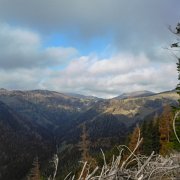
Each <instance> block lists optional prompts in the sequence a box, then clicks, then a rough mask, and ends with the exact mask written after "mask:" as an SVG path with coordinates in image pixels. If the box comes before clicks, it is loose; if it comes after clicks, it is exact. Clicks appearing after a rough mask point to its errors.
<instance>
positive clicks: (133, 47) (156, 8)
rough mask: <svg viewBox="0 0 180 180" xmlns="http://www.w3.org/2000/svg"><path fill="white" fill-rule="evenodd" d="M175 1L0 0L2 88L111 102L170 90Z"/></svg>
mask: <svg viewBox="0 0 180 180" xmlns="http://www.w3.org/2000/svg"><path fill="white" fill-rule="evenodd" d="M179 21H180V1H179V0H31V1H26V0H0V77H1V78H0V87H1V88H6V89H9V90H13V89H19V90H32V89H47V90H53V91H58V92H71V93H78V94H84V95H92V96H98V97H102V98H111V97H114V96H118V95H120V94H122V93H124V92H132V91H140V90H149V91H153V92H161V91H166V90H172V89H174V88H175V86H176V84H177V71H176V61H177V60H176V58H174V57H173V56H172V54H171V53H170V52H169V51H168V50H166V49H165V48H167V47H168V46H169V45H170V44H171V43H173V42H174V41H175V40H176V37H175V36H174V35H173V34H172V33H171V32H170V31H169V30H168V28H167V27H168V25H172V27H175V26H176V24H177V22H179Z"/></svg>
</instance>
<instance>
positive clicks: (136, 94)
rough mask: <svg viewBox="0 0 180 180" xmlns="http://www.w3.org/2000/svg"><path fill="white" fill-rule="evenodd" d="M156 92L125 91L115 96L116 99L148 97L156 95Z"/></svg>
mask: <svg viewBox="0 0 180 180" xmlns="http://www.w3.org/2000/svg"><path fill="white" fill-rule="evenodd" d="M155 94H156V93H154V92H151V91H147V90H144V91H134V92H128V93H123V94H121V95H120V96H117V97H115V99H127V98H135V97H147V96H152V95H155Z"/></svg>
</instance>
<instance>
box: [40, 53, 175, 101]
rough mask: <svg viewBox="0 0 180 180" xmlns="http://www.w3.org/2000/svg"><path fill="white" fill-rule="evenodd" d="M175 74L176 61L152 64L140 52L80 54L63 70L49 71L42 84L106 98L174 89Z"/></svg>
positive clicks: (56, 88) (55, 88) (60, 89)
mask: <svg viewBox="0 0 180 180" xmlns="http://www.w3.org/2000/svg"><path fill="white" fill-rule="evenodd" d="M101 66H102V67H101ZM176 76H177V72H176V64H175V62H173V61H172V62H168V63H167V62H163V63H154V62H151V61H150V60H148V58H147V57H146V56H145V55H143V54H141V55H139V56H136V57H133V56H132V55H129V54H125V55H116V56H114V57H111V58H109V59H106V60H104V59H102V60H101V59H98V58H97V57H96V58H91V57H80V58H79V59H76V60H74V61H72V62H71V63H70V64H69V66H68V67H67V68H66V69H65V70H63V71H59V72H52V74H50V76H49V79H48V80H47V81H45V82H44V83H43V85H44V87H46V88H51V89H54V90H57V91H65V92H76V93H82V94H86V95H95V96H100V97H106V98H107V97H113V96H116V95H119V94H121V93H122V92H132V91H138V90H151V91H155V92H160V91H163V90H170V89H173V88H175V85H176V83H177V80H176Z"/></svg>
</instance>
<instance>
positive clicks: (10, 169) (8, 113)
mask: <svg viewBox="0 0 180 180" xmlns="http://www.w3.org/2000/svg"><path fill="white" fill-rule="evenodd" d="M53 151H54V143H53V136H52V135H50V134H47V133H46V131H45V130H44V129H43V128H41V127H38V126H36V125H35V124H32V123H31V122H29V121H28V120H26V119H25V118H22V117H21V116H20V115H19V114H17V113H16V112H15V111H13V110H12V109H11V108H9V107H8V106H7V105H5V104H4V103H2V102H0V179H7V180H10V179H13V180H16V179H17V180H18V179H21V178H22V177H25V176H26V175H27V173H28V172H29V170H30V168H31V165H32V162H33V160H34V158H35V157H36V156H38V157H39V160H40V162H41V164H44V163H45V162H47V161H48V159H49V158H50V157H51V156H52V154H53ZM42 152H43V153H42Z"/></svg>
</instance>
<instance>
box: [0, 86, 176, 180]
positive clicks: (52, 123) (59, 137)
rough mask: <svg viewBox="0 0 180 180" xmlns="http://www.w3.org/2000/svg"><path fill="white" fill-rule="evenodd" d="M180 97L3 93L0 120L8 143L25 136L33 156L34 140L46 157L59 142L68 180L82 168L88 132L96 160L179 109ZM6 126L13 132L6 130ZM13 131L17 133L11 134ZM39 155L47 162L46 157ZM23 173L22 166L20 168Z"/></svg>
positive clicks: (62, 168) (61, 173)
mask: <svg viewBox="0 0 180 180" xmlns="http://www.w3.org/2000/svg"><path fill="white" fill-rule="evenodd" d="M177 99H178V95H177V94H176V93H175V92H174V91H169V92H164V93H159V94H153V95H148V96H143V97H141V96H138V97H128V98H125V99H119V98H113V99H108V100H107V99H98V98H90V97H86V96H79V95H78V96H76V97H74V96H72V95H67V94H63V93H58V92H54V91H47V90H45V91H44V90H33V91H8V90H5V89H1V90H0V101H1V102H2V107H1V108H2V112H1V113H2V116H0V117H1V118H0V121H1V125H2V127H3V128H2V131H1V133H2V132H3V133H2V134H3V136H5V137H6V138H5V139H7V140H9V139H12V136H15V135H16V136H17V139H18V138H19V136H20V134H21V136H22V137H23V138H22V141H21V142H20V143H21V144H23V145H24V149H25V150H26V152H27V154H28V153H30V152H31V150H28V149H26V147H29V146H30V147H31V146H32V145H30V144H31V143H32V141H31V140H29V139H28V138H30V137H31V136H32V137H31V138H32V139H33V142H36V145H37V147H36V146H34V145H33V146H34V149H35V150H37V149H38V152H43V154H44V156H45V157H44V158H43V157H42V159H47V158H49V154H51V155H52V153H53V152H55V149H54V144H55V145H56V147H57V150H58V155H59V159H60V162H61V166H59V169H58V177H59V178H62V177H64V175H65V174H67V173H68V172H69V171H75V169H77V167H78V166H79V164H78V161H79V160H80V159H81V158H82V147H81V144H82V143H81V141H82V134H83V133H85V134H86V136H87V139H88V145H87V146H88V151H89V154H90V156H91V158H95V157H97V156H98V154H99V152H100V151H99V150H100V148H102V149H103V150H105V151H108V150H110V149H111V148H112V147H114V146H115V145H118V144H122V143H125V141H126V139H127V135H128V134H129V133H130V132H131V131H132V129H133V128H134V126H135V125H136V124H137V123H140V122H143V121H146V120H148V119H152V118H153V117H154V115H155V114H160V113H161V112H162V109H163V106H165V105H167V104H168V105H175V104H176V103H177ZM4 114H5V115H6V116H4ZM10 119H11V120H10ZM7 122H8V123H9V124H7ZM11 122H12V123H14V126H13V127H11V125H10V123H11ZM16 126H17V127H19V126H20V129H22V132H21V131H20V130H16V129H15V128H14V127H16ZM83 127H85V130H83ZM6 128H8V129H10V130H9V131H5V130H4V129H6ZM7 132H11V133H10V135H9V133H7ZM13 133H14V134H13ZM27 134H28V135H27ZM16 136H15V137H16ZM37 137H38V138H37ZM40 137H41V138H40ZM16 141H18V140H16V139H15V140H14V141H12V142H11V143H12V144H13V146H16V145H15V144H18V143H16ZM4 143H6V142H4ZM14 143H15V144H14ZM48 143H49V145H48V146H49V148H50V149H49V150H48V152H51V153H48V155H46V153H44V152H46V150H44V149H41V148H44V147H46V146H47V145H46V144H48ZM2 146H4V144H2ZM20 147H21V146H18V148H17V152H16V154H18V155H19V157H20V158H22V159H23V157H24V156H23V155H21V153H22V152H23V154H24V151H23V149H21V148H20ZM35 150H34V153H31V155H32V156H35V152H36V151H35ZM6 151H7V152H9V151H10V150H8V147H7V148H6V149H5V150H4V152H3V153H7V152H6ZM52 151H53V152H52ZM8 154H9V153H8ZM38 156H40V158H41V155H38ZM8 158H10V157H8ZM30 161H32V157H31V159H30ZM30 161H29V163H27V164H28V167H30V166H31V163H32V162H30ZM1 162H3V160H2V161H1ZM6 163H7V162H6ZM6 163H5V164H6ZM70 164H71V165H70ZM72 164H73V165H72ZM18 167H19V166H17V168H18ZM0 168H3V167H0ZM8 168H9V166H8ZM20 169H21V168H20V167H19V169H18V170H20ZM18 170H17V172H18ZM24 172H25V171H24ZM21 175H22V174H21ZM3 176H4V175H3Z"/></svg>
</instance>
